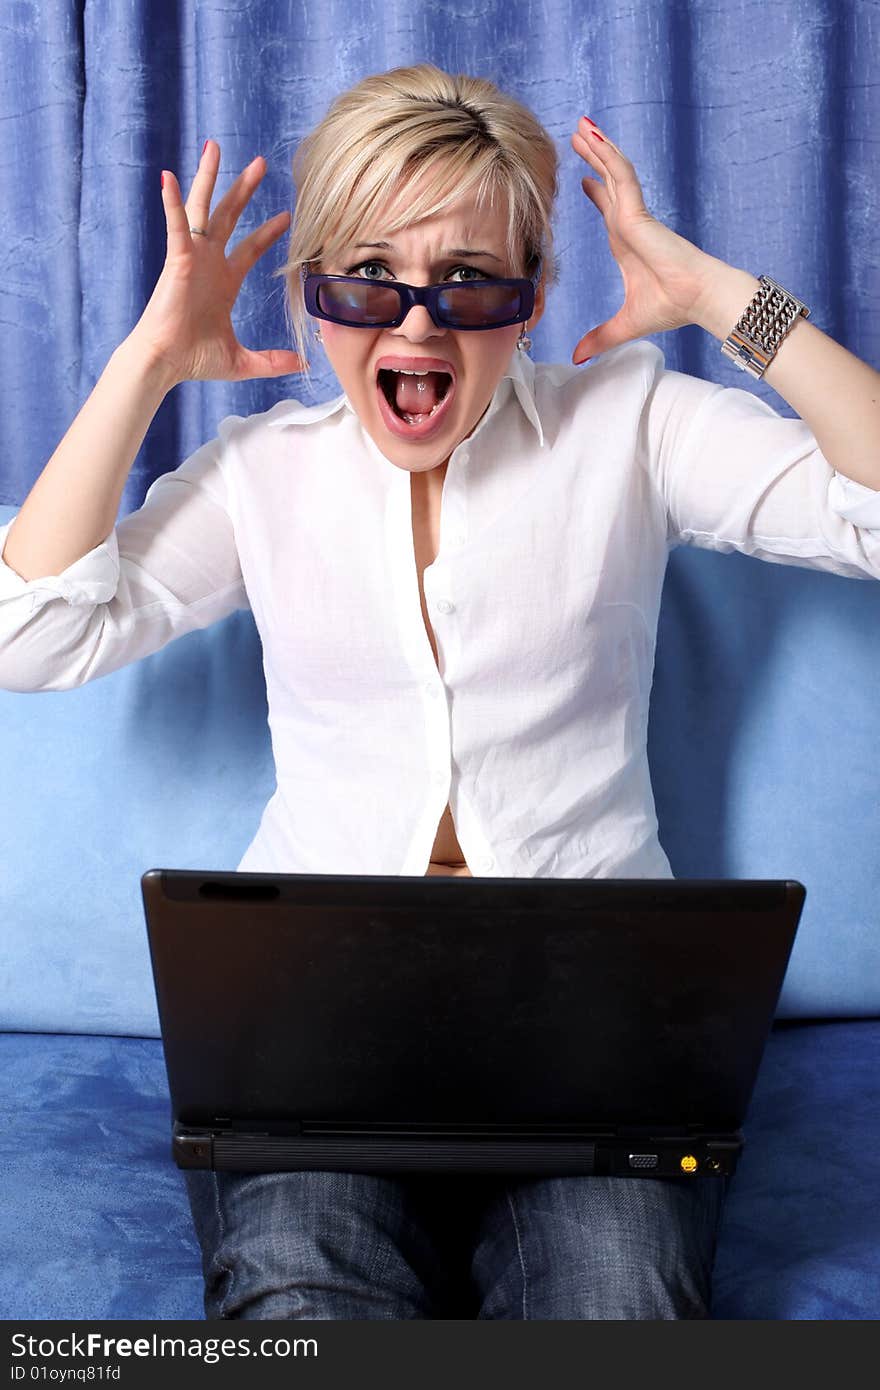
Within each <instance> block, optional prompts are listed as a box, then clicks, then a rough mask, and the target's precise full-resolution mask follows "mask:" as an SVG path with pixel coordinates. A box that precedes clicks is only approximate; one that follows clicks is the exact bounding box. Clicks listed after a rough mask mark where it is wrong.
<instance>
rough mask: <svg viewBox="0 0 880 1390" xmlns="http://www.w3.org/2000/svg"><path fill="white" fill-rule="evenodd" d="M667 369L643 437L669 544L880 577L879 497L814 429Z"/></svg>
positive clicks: (654, 390) (657, 373) (739, 393)
mask: <svg viewBox="0 0 880 1390" xmlns="http://www.w3.org/2000/svg"><path fill="white" fill-rule="evenodd" d="M662 362H663V355H662V353H660V351H659V349H658V350H657V353H656V359H654V372H653V380H651V381H650V382H649V389H648V393H647V396H646V401H645V406H644V411H643V417H642V421H641V430H642V448H643V457H644V459H645V463H646V467H647V469H648V472H649V474H650V476H651V479H652V481H653V483H654V485H655V486H656V488H657V490H658V491H659V493H660V495H661V497H662V499H663V503H664V505H665V508H666V516H667V541H668V544H669V545H670V546H676V545H682V544H684V545H696V546H701V547H703V548H706V549H709V550H719V551H723V552H729V551H734V550H735V551H739V552H740V553H742V554H744V555H752V556H755V557H756V558H757V559H759V560H767V561H770V562H771V563H776V564H787V565H801V566H804V567H806V568H808V569H820V570H827V571H829V572H831V573H833V574H840V575H844V576H846V577H849V578H855V579H880V529H876V528H880V493H876V492H873V491H872V490H871V489H870V488H865V487H862V486H861V485H860V484H857V483H854V482H852V480H851V479H846V478H843V477H842V476H841V475H840V474H838V473H836V472H835V470H834V469H833V468H832V467H831V465H830V464H829V462H828V460H827V459H826V458H825V457H824V455H823V454H822V452H821V450H820V449H819V446H818V444H817V442H816V439H815V437H814V436H813V434H812V433H811V431H810V429H809V427H808V426H807V424H806V423H805V421H803V420H801V419H799V418H797V417H795V418H789V417H787V416H783V415H780V414H779V413H778V412H777V411H775V410H774V409H773V408H772V406H770V405H768V404H767V402H766V401H763V400H761V399H760V397H758V396H754V395H752V394H751V393H750V392H748V391H743V390H740V389H738V388H736V387H722V386H719V385H717V384H715V383H713V382H708V381H704V380H702V379H701V378H699V377H692V376H688V375H686V374H685V373H682V372H671V371H666V370H664V369H663V366H662Z"/></svg>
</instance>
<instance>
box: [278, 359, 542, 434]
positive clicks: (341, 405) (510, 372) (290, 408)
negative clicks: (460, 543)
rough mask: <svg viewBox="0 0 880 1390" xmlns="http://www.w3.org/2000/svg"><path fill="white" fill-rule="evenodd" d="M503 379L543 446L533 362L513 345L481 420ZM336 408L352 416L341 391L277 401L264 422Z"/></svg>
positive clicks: (323, 414)
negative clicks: (318, 400)
mask: <svg viewBox="0 0 880 1390" xmlns="http://www.w3.org/2000/svg"><path fill="white" fill-rule="evenodd" d="M507 380H509V381H511V382H512V384H513V389H514V392H515V393H516V398H517V400H518V401H519V403H520V406H521V408H522V411H523V414H524V415H525V417H526V419H527V420H528V421H529V422H530V424H531V425H532V426H533V428H534V430H535V433H536V434H537V436H538V443H539V444H540V445H542V446H543V444H544V431H543V429H542V428H541V417H540V416H539V414H538V407H537V405H536V403H535V364H534V362H533V361H532V360H531V358H530V357H527V356H526V355H525V353H523V352H519V351H518V350H517V349H516V348H514V350H513V352H512V354H511V358H510V361H509V363H508V364H507V367H506V369H505V372H504V376H503V377H502V378H501V381H500V382H499V383H498V386H497V388H496V391H495V395H494V396H493V398H492V401H491V402H490V405H489V409H488V410H487V412H486V415H484V416H483V419H484V420H485V419H487V418H488V417H489V416H490V415H494V414H495V411H496V410H498V409H499V408H500V406H501V402H502V389H503V386H504V382H505V381H507ZM338 410H349V411H351V413H352V415H354V414H356V411H355V408H354V406H353V405H352V403H351V401H350V400H349V399H348V396H346V395H345V393H344V392H343V394H342V395H341V396H336V397H335V398H334V399H333V400H332V401H324V402H323V404H321V405H304V404H303V402H302V401H279V402H278V403H277V405H273V406H272V408H271V410H268V411H267V412H266V415H267V416H268V418H267V420H266V424H267V425H268V426H269V427H270V429H274V428H275V427H276V426H278V425H316V424H317V423H318V421H319V420H326V419H327V417H328V416H330V415H335V414H336V412H337V411H338Z"/></svg>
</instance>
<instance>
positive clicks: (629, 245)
mask: <svg viewBox="0 0 880 1390" xmlns="http://www.w3.org/2000/svg"><path fill="white" fill-rule="evenodd" d="M571 143H572V146H573V148H574V149H575V150H576V152H577V153H578V154H579V155H580V156H581V157H582V158H583V159H584V160H585V161H586V162H587V163H588V164H589V165H590V166H591V167H592V168H593V169H595V170H596V171H597V172H598V173H599V174H600V175H601V178H599V179H594V178H584V179H582V180H581V183H582V187H583V190H584V192H585V194H586V195H587V197H588V198H589V199H590V201H591V202H592V203H593V204H594V205H595V206H596V207H597V208H598V209H599V212H600V213H601V214H602V217H603V218H604V220H605V226H606V230H607V232H608V243H609V246H610V249H611V254H612V255H613V256H614V259H615V260H616V262H617V264H618V267H619V269H620V273H621V275H622V277H623V282H624V289H625V299H624V303H623V305H622V306H621V308H620V309H619V310H618V312H617V313H616V314H615V315H614V316H613V317H612V318H610V319H608V320H607V321H606V322H605V323H602V324H599V325H598V326H597V327H596V328H593V329H591V330H590V332H589V333H586V334H585V335H584V337H583V338H581V340H580V342H579V343H578V345H577V347H576V348H575V351H574V353H573V356H572V361H573V362H575V363H580V362H584V361H586V360H588V358H589V357H591V356H595V355H597V354H598V353H601V352H607V351H608V349H609V348H613V347H617V346H619V344H621V343H625V342H628V341H630V340H631V339H635V338H642V337H645V336H646V335H647V334H649V333H656V332H661V331H663V330H665V329H670V328H681V327H683V326H684V325H685V324H688V323H696V324H699V326H700V327H702V328H705V329H706V330H707V331H708V332H710V333H713V334H714V335H715V337H716V338H719V339H721V340H722V341H723V340H724V339H725V338H726V337H727V335H728V333H729V332H730V330H731V329H732V328H733V326H734V324H735V323H736V322H737V320H738V319H739V318H740V316H741V314H742V312H743V310H744V309H745V307H746V305H747V304H748V303H749V301H750V299H751V298H752V296H753V295H754V293H755V291H756V290H757V289H758V288H759V282H758V280H757V279H756V277H755V276H754V275H751V274H749V272H748V271H745V270H739V269H737V268H735V267H734V266H730V265H727V264H726V262H724V261H721V260H719V259H718V258H717V257H715V256H710V255H708V254H707V253H706V252H705V251H701V250H700V248H699V247H698V246H694V244H693V242H690V241H688V240H687V239H686V238H685V237H682V236H679V235H678V233H677V232H673V231H672V230H671V229H670V228H669V227H665V226H664V225H663V224H662V223H661V222H658V221H657V219H656V218H655V217H653V216H652V215H651V213H650V212H649V211H648V209H647V208H646V207H645V203H644V199H643V197H642V190H641V187H640V185H639V181H638V178H637V177H636V172H635V169H634V168H633V166H632V164H631V162H630V161H629V160H628V159H627V158H626V156H625V155H624V154H623V153H622V151H621V150H619V149H618V147H617V146H616V145H615V144H614V142H613V141H612V140H610V139H609V137H608V136H607V135H603V133H602V132H600V131H598V130H597V128H596V126H595V123H594V122H592V121H591V120H590V119H589V117H587V116H584V117H582V118H581V120H580V122H579V124H578V129H577V130H576V131H575V132H574V134H573V135H572V140H571ZM764 377H765V378H766V380H767V381H768V382H769V383H770V385H771V386H772V387H773V388H774V390H776V391H778V392H779V394H780V396H782V398H783V399H784V400H786V401H787V402H788V403H789V405H790V406H791V407H792V409H793V410H796V411H797V413H798V415H799V416H800V418H801V419H802V420H803V421H804V423H805V424H806V425H807V426H808V427H809V429H810V430H811V432H812V434H813V437H814V438H815V440H816V443H817V444H818V446H819V449H820V450H821V452H822V455H823V456H824V458H825V459H826V461H827V462H828V463H829V464H830V466H831V467H832V468H833V469H834V470H835V471H836V472H838V473H840V474H842V475H843V476H844V477H847V478H851V479H852V480H853V481H854V482H856V483H861V484H862V485H863V486H865V487H869V488H874V489H876V490H880V372H877V371H875V370H874V368H873V367H870V366H869V365H868V364H867V363H866V362H862V361H861V360H860V359H859V358H858V357H855V356H854V355H853V354H852V353H851V352H848V351H847V349H846V348H844V347H841V345H840V344H839V343H836V342H835V341H834V339H833V338H829V337H828V336H827V335H826V334H825V333H823V332H822V331H821V330H820V329H818V328H816V327H814V325H813V324H811V323H808V322H806V321H805V320H804V319H803V318H801V319H799V320H798V321H797V322H796V323H795V325H794V326H793V328H792V329H791V331H790V332H789V334H788V335H787V336H786V337H785V338H784V339H783V341H782V343H781V345H780V347H779V350H778V352H777V354H776V356H775V357H774V359H773V361H772V362H771V364H770V366H769V367H768V368H767V370H766V372H765V373H764Z"/></svg>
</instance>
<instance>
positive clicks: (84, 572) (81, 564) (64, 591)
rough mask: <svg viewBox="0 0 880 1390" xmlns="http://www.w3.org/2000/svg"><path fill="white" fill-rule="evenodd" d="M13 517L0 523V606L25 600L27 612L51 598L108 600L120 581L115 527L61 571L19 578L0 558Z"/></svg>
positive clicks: (89, 602)
mask: <svg viewBox="0 0 880 1390" xmlns="http://www.w3.org/2000/svg"><path fill="white" fill-rule="evenodd" d="M14 520H15V518H14V517H13V518H12V520H11V521H7V522H6V524H5V525H4V526H0V605H3V604H10V603H13V604H21V603H22V601H24V602H25V603H26V604H27V608H28V611H29V612H33V611H34V609H35V608H37V607H39V606H40V605H41V604H42V603H44V602H47V601H48V600H49V599H50V598H63V599H64V601H65V603H68V604H82V603H85V604H90V605H94V604H96V603H109V601H110V599H112V597H113V595H114V594H115V593H116V588H117V585H118V583H119V543H118V541H117V539H116V532H115V530H114V531H111V532H110V535H109V536H108V537H107V539H106V540H105V541H102V542H101V544H100V545H96V546H95V548H94V550H90V551H89V552H88V554H87V555H82V556H80V558H79V559H78V560H75V561H74V563H73V564H72V565H68V567H67V569H66V570H62V572H61V573H60V574H55V575H47V576H46V577H45V578H42V579H22V577H21V575H20V574H18V573H16V571H15V570H14V569H11V568H10V567H9V565H7V563H6V561H5V560H4V559H3V558H2V556H3V551H4V549H5V548H6V538H7V536H8V535H9V532H10V529H11V527H12V524H13V521H14Z"/></svg>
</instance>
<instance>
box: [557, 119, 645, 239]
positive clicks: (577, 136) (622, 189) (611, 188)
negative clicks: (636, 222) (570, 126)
mask: <svg viewBox="0 0 880 1390" xmlns="http://www.w3.org/2000/svg"><path fill="white" fill-rule="evenodd" d="M571 143H572V147H573V149H574V150H575V151H576V153H577V154H579V155H580V156H581V157H582V158H583V159H585V160H586V161H587V163H588V164H590V165H592V167H593V168H594V169H595V170H596V171H597V173H599V174H601V175H602V178H603V179H604V190H603V191H604V192H605V203H604V205H603V202H602V201H601V194H600V197H599V198H596V197H594V196H593V190H591V189H589V188H588V187H587V183H592V184H593V185H594V186H595V185H596V182H597V181H596V180H594V179H591V180H582V187H583V189H584V192H585V193H586V194H587V196H588V197H589V198H590V199H591V201H592V202H594V203H595V204H596V206H597V207H598V208H599V211H600V212H602V213H603V216H604V215H605V213H606V212H607V211H609V210H610V208H611V207H613V206H614V205H615V204H616V203H617V202H618V201H620V202H622V205H623V208H624V210H625V211H626V212H627V213H630V212H640V211H645V202H644V198H643V197H642V188H641V184H640V183H639V180H638V176H637V175H636V171H635V167H634V166H633V164H632V162H631V161H630V160H629V159H627V157H626V155H625V154H624V153H623V151H622V150H621V149H619V148H618V146H617V145H615V143H614V141H613V140H612V139H611V138H610V136H608V135H606V134H605V132H604V131H603V130H599V129H598V127H597V126H596V125H595V124H594V123H592V122H591V121H590V120H589V119H588V118H587V117H586V116H581V118H580V120H579V121H578V129H577V130H576V131H575V132H574V134H573V135H572V137H571Z"/></svg>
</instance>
